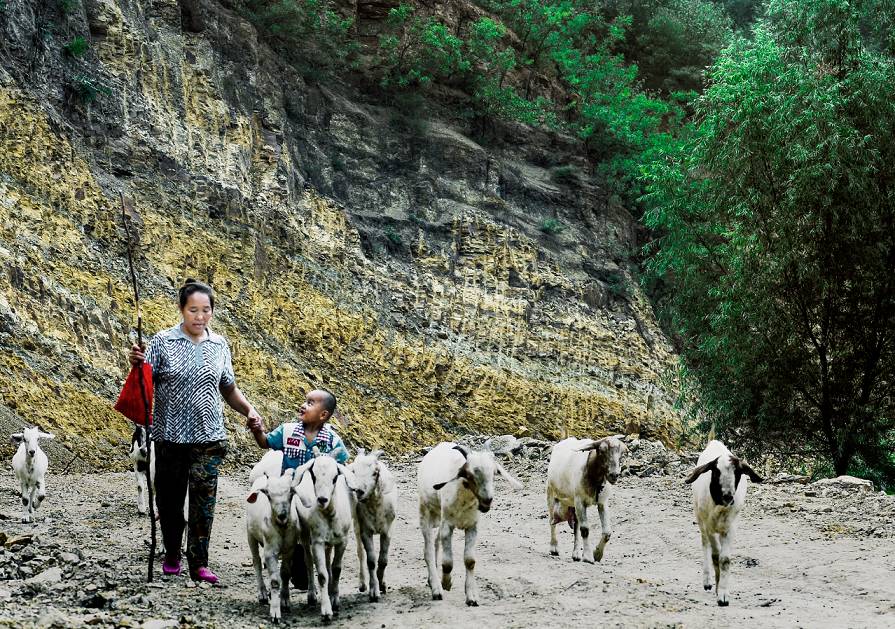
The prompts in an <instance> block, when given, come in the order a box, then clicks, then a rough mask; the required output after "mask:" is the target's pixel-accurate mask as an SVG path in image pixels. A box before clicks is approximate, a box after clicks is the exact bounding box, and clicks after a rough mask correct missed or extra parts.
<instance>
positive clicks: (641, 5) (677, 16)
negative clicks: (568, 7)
mask: <svg viewBox="0 0 895 629" xmlns="http://www.w3.org/2000/svg"><path fill="white" fill-rule="evenodd" d="M604 7H605V8H604V11H605V15H606V19H612V20H615V19H619V18H620V17H623V16H624V17H626V19H627V20H628V28H627V29H626V30H625V33H624V36H623V37H622V38H621V40H620V41H619V42H618V45H617V47H616V48H617V50H618V52H619V53H620V54H622V55H623V56H624V58H625V60H626V61H627V62H628V63H630V64H633V65H636V66H637V68H638V70H639V74H640V77H641V79H642V81H643V85H644V87H645V88H646V89H647V90H649V91H660V92H662V93H663V94H666V95H668V94H671V93H673V92H677V91H699V90H701V89H702V83H703V72H704V70H705V67H706V66H708V65H711V64H712V62H713V61H714V60H715V59H716V58H717V56H718V54H719V53H720V52H721V49H722V48H723V47H724V46H725V44H726V43H727V42H728V41H729V39H730V37H731V35H732V22H731V19H730V17H729V16H728V15H727V13H726V11H725V10H724V8H723V7H721V6H719V5H718V4H716V3H714V2H712V1H711V0H606V2H605V3H604Z"/></svg>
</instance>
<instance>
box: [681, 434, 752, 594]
mask: <svg viewBox="0 0 895 629" xmlns="http://www.w3.org/2000/svg"><path fill="white" fill-rule="evenodd" d="M743 476H748V477H749V478H750V479H751V480H752V482H754V483H760V482H761V481H762V479H761V477H759V476H758V474H756V473H755V471H754V470H753V469H752V468H751V467H749V466H748V465H747V464H746V463H744V462H742V461H741V460H740V459H738V458H737V457H735V456H733V455H732V454H731V453H730V450H728V449H727V446H725V445H724V444H723V443H721V442H720V441H710V442H709V444H708V445H707V446H706V448H705V450H703V452H702V454H700V455H699V460H698V461H697V462H696V469H694V470H693V471H692V472H690V475H689V476H688V477H687V479H686V480H685V481H684V482H685V483H687V484H688V485H690V484H692V485H693V510H694V512H695V513H696V522H697V523H698V524H699V533H700V536H701V537H702V553H703V564H702V583H703V587H704V588H705V589H706V590H711V589H712V569H714V577H715V580H714V584H715V591H716V593H717V597H718V605H721V606H722V607H723V606H726V605H728V604H729V603H730V599H729V595H728V583H729V580H730V553H731V547H732V545H733V543H732V542H733V533H734V529H735V526H736V521H737V514H739V512H740V509H741V508H742V507H743V503H744V502H745V500H746V489H747V487H748V484H749V483H748V481H746V479H744V478H743Z"/></svg>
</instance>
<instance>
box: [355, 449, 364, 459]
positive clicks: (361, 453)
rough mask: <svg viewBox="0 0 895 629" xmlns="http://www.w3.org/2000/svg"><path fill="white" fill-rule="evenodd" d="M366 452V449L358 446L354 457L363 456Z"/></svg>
mask: <svg viewBox="0 0 895 629" xmlns="http://www.w3.org/2000/svg"><path fill="white" fill-rule="evenodd" d="M366 453H367V451H366V450H364V449H363V448H358V449H357V454H355V455H354V458H358V457H361V456H364V455H365V454H366Z"/></svg>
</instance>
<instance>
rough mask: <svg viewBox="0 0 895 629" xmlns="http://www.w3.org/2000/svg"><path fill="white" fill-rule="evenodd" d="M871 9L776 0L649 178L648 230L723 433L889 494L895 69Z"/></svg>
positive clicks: (693, 374)
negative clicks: (853, 474)
mask: <svg viewBox="0 0 895 629" xmlns="http://www.w3.org/2000/svg"><path fill="white" fill-rule="evenodd" d="M874 4H875V3H873V2H866V1H861V0H857V1H855V2H850V3H846V2H844V1H842V0H803V1H801V2H787V1H785V0H772V2H771V3H770V6H769V9H768V14H767V17H766V19H765V20H763V21H762V22H759V24H758V25H757V26H756V28H755V31H754V38H753V39H751V40H750V39H745V38H738V39H736V40H735V41H734V42H733V43H732V44H731V45H730V46H729V47H728V48H727V49H726V50H725V51H724V53H723V54H722V56H721V58H720V59H719V61H718V63H717V64H716V65H715V67H714V68H713V69H712V70H711V72H710V82H709V86H708V88H707V90H706V92H705V94H704V96H703V97H702V98H701V99H700V100H699V101H698V102H697V117H696V124H695V125H694V127H693V129H692V132H691V133H690V134H689V136H688V137H687V138H686V139H685V141H682V142H681V143H680V144H677V145H670V146H668V147H666V149H665V150H663V151H662V152H661V159H657V160H656V161H655V162H654V163H653V164H652V165H651V166H650V167H649V168H647V169H646V174H645V177H646V181H647V186H648V195H647V198H646V201H647V203H648V205H649V211H648V213H647V215H646V222H647V225H648V226H649V227H651V228H652V229H654V230H656V232H657V233H658V234H659V235H660V236H661V237H660V239H659V240H658V241H657V243H656V244H657V246H656V247H655V248H654V249H653V250H652V253H653V256H652V258H651V259H650V261H649V269H650V271H651V273H653V274H654V276H656V277H657V278H660V279H662V280H664V281H666V282H668V283H669V284H670V285H671V286H672V290H671V291H670V292H669V294H668V300H667V303H666V304H665V305H664V308H663V309H664V310H665V311H666V313H667V315H668V317H669V319H670V321H671V322H672V325H673V326H674V329H675V332H676V333H677V334H678V337H679V339H680V342H681V345H682V349H683V358H684V361H685V365H686V374H687V377H688V378H689V379H690V382H691V384H692V386H693V387H694V390H695V393H696V395H695V400H696V410H697V411H699V412H700V413H701V414H702V415H703V416H704V417H708V418H711V420H712V421H713V422H714V424H715V426H716V428H717V430H718V434H719V436H721V437H722V438H725V439H728V440H730V441H732V442H733V443H734V445H735V446H737V447H743V448H745V449H747V451H748V450H750V449H751V450H752V451H753V452H757V451H762V452H764V453H768V452H769V451H770V452H773V453H776V454H777V455H779V456H781V457H784V458H799V457H803V458H808V457H823V458H825V459H826V460H827V461H829V463H830V464H831V465H832V467H833V469H834V470H835V471H836V473H838V474H842V473H846V472H847V471H848V470H849V469H852V466H853V465H854V464H856V462H860V463H861V464H862V465H865V466H868V467H871V468H873V469H874V470H875V471H876V473H878V474H879V475H881V476H882V477H884V478H886V479H888V482H889V483H892V482H893V481H895V466H893V462H892V457H891V446H892V435H893V432H895V399H893V397H892V396H891V394H890V391H889V390H890V388H891V383H892V382H893V378H895V346H893V343H892V338H893V335H895V274H893V272H892V269H893V268H895V195H893V193H892V190H895V172H893V170H892V168H891V164H892V163H895V99H893V92H892V86H893V85H895V64H893V59H892V57H891V56H889V55H887V54H884V53H881V52H878V49H877V50H874V48H876V47H875V46H872V45H868V43H869V42H868V41H867V38H866V37H867V36H866V33H865V32H864V31H863V30H862V28H861V24H862V23H865V21H866V20H867V18H868V16H869V13H868V12H867V11H868V10H869V7H871V6H872V5H874ZM795 444H798V446H796V445H795Z"/></svg>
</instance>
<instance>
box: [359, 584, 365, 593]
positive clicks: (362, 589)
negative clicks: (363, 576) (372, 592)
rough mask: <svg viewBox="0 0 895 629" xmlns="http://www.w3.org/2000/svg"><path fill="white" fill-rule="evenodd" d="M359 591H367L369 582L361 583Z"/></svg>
mask: <svg viewBox="0 0 895 629" xmlns="http://www.w3.org/2000/svg"><path fill="white" fill-rule="evenodd" d="M357 591H358V592H366V591H367V584H366V583H361V584H360V585H358V586H357Z"/></svg>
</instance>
